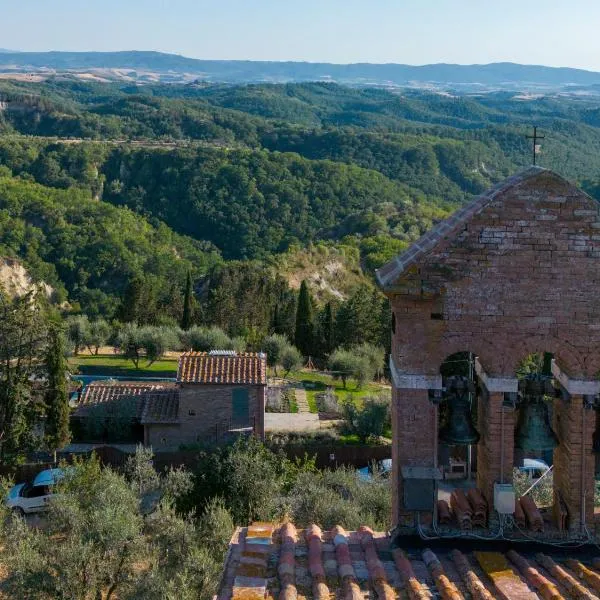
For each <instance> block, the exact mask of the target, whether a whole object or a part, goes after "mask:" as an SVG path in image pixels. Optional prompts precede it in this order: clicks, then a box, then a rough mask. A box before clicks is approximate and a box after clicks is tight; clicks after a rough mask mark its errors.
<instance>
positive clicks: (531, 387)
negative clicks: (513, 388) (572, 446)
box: [515, 375, 558, 452]
mask: <svg viewBox="0 0 600 600" xmlns="http://www.w3.org/2000/svg"><path fill="white" fill-rule="evenodd" d="M549 382H550V381H549V378H547V377H540V376H539V375H528V376H527V377H525V378H524V379H522V380H521V382H520V384H519V387H520V388H521V405H520V408H519V422H518V424H517V429H516V431H515V448H518V449H519V450H524V451H525V452H545V451H548V450H553V449H554V448H556V446H558V438H557V437H556V434H555V433H554V431H552V427H550V420H549V418H548V405H547V404H546V402H545V401H544V394H546V393H548V392H549Z"/></svg>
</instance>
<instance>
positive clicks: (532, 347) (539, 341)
mask: <svg viewBox="0 0 600 600" xmlns="http://www.w3.org/2000/svg"><path fill="white" fill-rule="evenodd" d="M537 352H551V353H552V354H553V355H554V358H555V360H556V362H557V363H558V364H559V365H560V367H561V369H564V370H565V371H566V372H567V373H569V375H571V376H574V377H582V376H585V372H586V369H585V367H584V361H583V358H582V356H581V354H580V353H579V352H578V350H577V349H575V348H574V347H573V346H572V345H571V344H570V343H569V342H567V341H565V340H560V339H559V338H557V337H555V336H547V335H533V336H526V337H525V336H524V337H518V338H515V339H514V340H511V346H510V348H507V349H506V351H505V352H504V353H503V359H504V360H503V364H502V369H503V372H504V373H506V374H510V375H511V376H514V374H515V372H516V371H517V368H518V366H519V363H520V361H522V360H523V359H524V358H525V357H526V356H529V355H530V354H534V353H537Z"/></svg>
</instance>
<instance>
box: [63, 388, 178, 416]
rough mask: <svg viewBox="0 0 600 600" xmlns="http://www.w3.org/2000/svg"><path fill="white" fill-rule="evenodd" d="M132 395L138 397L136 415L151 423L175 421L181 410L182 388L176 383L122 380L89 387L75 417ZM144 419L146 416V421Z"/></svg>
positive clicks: (83, 395)
mask: <svg viewBox="0 0 600 600" xmlns="http://www.w3.org/2000/svg"><path fill="white" fill-rule="evenodd" d="M128 398H134V399H135V400H136V418H137V419H140V421H142V422H147V423H154V422H157V423H164V422H174V421H176V419H177V413H178V410H179V391H178V390H177V389H176V388H175V384H174V383H169V382H152V383H145V382H139V381H119V382H116V383H106V382H100V381H97V382H93V383H90V384H89V385H87V386H86V387H85V389H84V390H83V393H82V395H81V398H80V400H79V402H78V403H77V408H76V409H75V416H77V417H85V416H86V415H87V414H88V413H89V411H90V409H91V407H93V406H98V405H100V404H112V403H116V402H121V401H123V400H126V399H128ZM144 419H146V420H145V421H144Z"/></svg>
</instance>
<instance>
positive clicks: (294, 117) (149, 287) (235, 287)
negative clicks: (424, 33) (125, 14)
mask: <svg viewBox="0 0 600 600" xmlns="http://www.w3.org/2000/svg"><path fill="white" fill-rule="evenodd" d="M599 114H600V106H598V104H597V103H595V102H594V101H593V100H592V99H587V98H586V97H576V96H572V97H568V96H558V95H557V96H548V97H533V96H527V95H526V94H513V93H509V92H499V93H495V94H494V93H490V94H482V95H470V96H465V95H463V96H460V95H456V96H453V95H451V94H446V95H442V94H433V93H426V92H422V91H420V92H417V91H410V90H405V91H403V92H402V93H400V92H398V91H394V92H392V91H386V90H383V89H375V88H368V89H360V88H349V87H341V86H338V85H335V84H325V83H304V84H287V85H247V86H224V85H208V84H191V85H170V86H169V85H145V86H133V85H127V84H108V83H106V84H101V83H83V82H81V81H75V80H69V79H68V78H66V77H63V78H55V79H52V78H51V79H49V80H47V81H45V82H43V83H23V82H10V81H3V82H2V83H1V84H0V254H2V255H4V256H7V257H16V258H18V259H20V260H21V261H22V262H23V264H24V265H25V266H26V268H27V269H28V270H29V272H30V273H31V275H32V277H33V278H34V279H35V280H39V281H44V282H46V283H48V284H49V285H51V286H52V287H53V288H54V290H55V294H56V296H57V299H58V300H59V301H60V302H64V301H67V302H68V303H69V306H70V307H71V310H73V311H75V312H77V311H83V312H84V313H88V314H89V315H90V316H92V317H97V316H101V317H103V318H107V319H113V318H120V316H122V315H121V314H120V310H121V307H122V304H123V302H124V298H126V296H127V293H128V290H130V289H131V287H132V285H133V284H134V283H135V282H136V281H139V280H140V279H143V280H144V282H145V283H144V286H145V289H146V292H145V293H146V295H147V296H148V303H149V305H150V306H153V307H154V313H155V314H154V317H153V316H152V315H150V316H147V317H146V318H147V319H148V320H150V321H152V320H157V318H158V317H157V315H161V319H163V320H164V318H172V319H173V320H175V321H178V320H179V319H180V315H179V312H180V311H181V310H182V302H183V289H184V285H185V279H186V275H187V273H188V272H190V273H191V274H192V279H193V284H194V289H195V290H196V293H197V296H198V303H199V306H198V310H196V311H195V314H196V319H197V320H198V321H199V322H201V323H205V322H206V323H208V322H209V321H214V319H215V318H216V317H215V314H216V312H219V311H218V309H217V308H215V307H216V306H217V305H218V302H217V299H218V300H219V302H225V303H227V302H229V303H230V304H231V302H234V303H235V302H237V303H238V305H240V306H242V305H244V304H247V305H248V306H247V308H244V309H242V310H243V311H247V314H245V316H244V317H243V318H241V317H239V315H238V316H237V317H236V318H237V319H238V320H240V319H241V320H242V321H243V322H244V323H245V324H244V327H246V328H247V327H248V324H249V321H251V315H252V314H257V307H259V306H260V307H261V310H260V311H258V313H260V314H261V315H262V316H261V317H260V319H259V321H260V323H258V324H257V327H258V328H259V329H260V330H261V331H263V332H264V333H268V332H271V331H272V330H273V320H274V318H275V319H276V318H277V315H274V311H275V312H276V311H280V312H281V311H283V312H285V311H286V310H287V311H288V312H289V311H290V310H291V308H290V307H289V306H287V305H286V303H288V304H289V303H290V302H293V300H292V299H289V298H288V296H290V298H291V296H293V294H290V293H289V289H288V287H289V285H292V287H294V285H295V284H294V281H295V279H298V277H299V276H298V273H299V272H302V273H303V275H302V279H306V278H307V279H308V281H309V285H310V284H311V273H310V270H311V268H313V269H320V271H322V272H320V273H319V274H318V275H317V276H315V277H313V278H312V288H313V289H312V292H313V295H314V296H315V298H317V299H318V302H319V303H320V304H322V305H323V304H325V303H326V302H327V301H329V300H331V301H334V302H337V303H338V304H339V303H341V302H343V301H345V300H346V299H347V298H348V297H350V296H351V295H352V293H353V292H354V291H355V290H356V289H357V288H360V287H361V286H367V287H369V286H372V273H373V270H374V269H375V268H376V267H378V266H380V265H381V264H382V263H383V262H385V261H386V260H389V259H390V258H391V257H392V256H393V255H395V254H397V253H399V252H400V251H401V250H402V249H404V248H405V247H406V246H407V245H408V244H409V243H410V242H411V241H414V240H415V239H417V238H418V237H419V236H420V235H421V234H422V233H424V232H425V231H426V230H427V229H428V228H430V227H431V226H432V224H434V223H435V222H437V221H439V220H440V219H442V218H444V217H445V216H447V215H448V214H450V213H451V212H452V211H453V210H455V208H456V207H458V206H459V205H460V204H462V203H464V202H465V201H467V200H468V199H469V198H470V197H472V196H473V195H474V194H477V193H480V192H482V191H483V190H485V189H486V188H487V187H489V186H490V185H492V184H493V183H495V182H497V181H499V180H501V179H502V178H504V177H506V176H507V175H509V174H511V173H513V172H515V171H516V170H517V169H519V168H521V167H523V166H527V165H528V164H530V162H531V143H530V140H528V139H527V138H526V135H528V134H530V133H531V127H532V125H534V124H535V125H537V126H538V127H539V128H540V129H541V131H542V132H543V134H544V135H545V136H546V137H545V139H544V140H543V147H542V154H541V155H540V162H541V164H542V165H543V166H547V167H549V168H552V169H554V170H556V171H557V172H559V173H560V174H562V175H564V176H566V177H568V178H569V179H571V180H573V181H575V182H577V183H578V184H580V185H582V186H583V187H584V188H585V189H587V190H588V191H589V192H590V193H592V194H596V195H598V194H600V192H598V190H599V189H600V186H598V184H597V183H596V181H597V180H598V179H600V128H599V126H600V118H599V116H598V115H599ZM332 253H333V254H335V256H336V259H335V260H334V261H333V262H334V263H335V264H336V265H337V266H336V269H338V271H339V269H341V273H342V275H340V274H339V273H338V275H337V281H336V282H335V284H332V281H331V280H328V281H326V282H325V283H323V282H322V275H324V274H326V272H327V269H328V268H329V267H328V266H327V265H328V264H329V263H331V262H332V261H331V260H330V259H329V258H328V259H327V260H323V256H327V257H329V256H330V255H331V254H332ZM328 261H329V263H328ZM340 265H341V267H340ZM284 266H285V268H284ZM344 274H347V276H344ZM240 281H246V285H247V286H248V287H247V290H248V293H249V294H251V295H252V301H247V302H242V300H241V297H240V295H243V294H244V291H245V290H244V289H241V288H240V283H239V282H240ZM319 282H320V285H321V287H320V288H319ZM296 284H298V285H299V283H298V282H296ZM276 298H280V300H276ZM283 298H288V299H287V300H285V301H284V300H283ZM283 305H286V306H287V308H285V307H283ZM276 307H277V308H276ZM150 312H152V311H150ZM221 320H224V319H223V318H222V319H221ZM232 321H235V319H232ZM219 324H220V325H222V326H224V327H225V328H226V329H227V328H229V327H228V323H219ZM240 327H242V326H241V325H239V327H238V325H234V326H232V328H233V331H230V333H231V334H232V335H235V334H237V333H239V331H237V330H236V329H239V328H240ZM275 329H276V328H275Z"/></svg>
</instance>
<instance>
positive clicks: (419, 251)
mask: <svg viewBox="0 0 600 600" xmlns="http://www.w3.org/2000/svg"><path fill="white" fill-rule="evenodd" d="M540 173H552V174H553V175H556V176H557V177H559V178H560V179H562V180H564V181H567V180H566V179H565V178H564V177H562V176H560V175H558V174H557V173H555V172H554V171H552V170H550V169H545V168H543V167H538V166H533V165H532V166H530V167H526V168H524V169H521V170H520V171H518V172H517V173H514V174H513V175H511V176H509V177H507V178H506V179H503V180H502V181H499V182H498V183H496V184H495V185H494V186H492V187H491V188H489V189H488V190H486V191H485V192H484V193H482V194H479V195H478V196H476V197H475V198H473V199H472V200H470V201H469V202H467V203H466V204H465V205H463V206H461V207H460V208H459V209H458V210H457V211H455V212H454V213H452V214H451V215H450V216H449V217H447V218H446V219H444V220H443V221H440V222H439V223H438V224H437V225H435V226H434V227H432V228H431V229H430V230H429V231H427V232H426V233H424V234H423V235H422V236H421V237H420V238H419V239H418V240H416V241H415V242H414V243H413V244H411V245H410V246H409V247H408V248H407V249H406V250H405V251H404V252H402V253H401V254H399V255H397V256H395V257H394V258H393V259H392V260H391V261H389V262H388V263H386V264H385V265H383V266H381V267H380V268H379V269H376V270H375V277H376V279H377V282H378V283H379V285H380V286H381V287H382V288H384V289H385V288H387V287H388V286H389V285H391V284H392V283H393V282H394V281H395V280H396V279H397V278H398V277H399V276H400V275H401V274H402V273H403V272H404V271H405V270H406V268H407V267H409V266H410V265H412V264H414V263H416V262H417V260H418V259H419V258H421V257H422V256H423V255H425V254H426V253H427V252H429V251H430V250H432V249H433V248H434V247H435V246H436V245H437V244H438V243H439V241H440V240H441V239H442V238H443V237H445V236H447V235H448V234H450V233H451V232H453V231H456V229H458V228H459V227H460V226H461V225H463V224H464V223H465V222H466V221H467V220H468V219H470V218H471V217H473V216H474V215H475V214H477V213H479V212H480V211H481V210H483V209H484V208H485V207H486V206H487V205H488V204H489V203H490V202H492V201H493V200H495V199H496V198H497V197H498V196H499V195H500V194H502V193H504V192H506V191H507V190H508V189H510V188H512V187H515V186H517V185H519V184H520V183H523V182H524V181H526V180H527V179H530V178H531V177H535V176H537V175H539V174H540ZM567 183H569V185H571V184H570V182H568V181H567Z"/></svg>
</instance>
